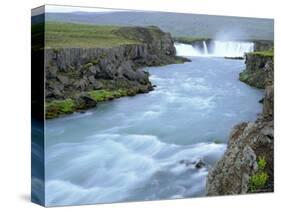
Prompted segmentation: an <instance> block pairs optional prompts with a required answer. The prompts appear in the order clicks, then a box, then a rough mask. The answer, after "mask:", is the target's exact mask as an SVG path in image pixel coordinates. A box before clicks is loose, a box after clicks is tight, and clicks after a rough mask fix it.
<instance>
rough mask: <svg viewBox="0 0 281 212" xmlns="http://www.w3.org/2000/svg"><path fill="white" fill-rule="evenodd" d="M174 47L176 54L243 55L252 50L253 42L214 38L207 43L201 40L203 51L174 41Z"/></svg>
mask: <svg viewBox="0 0 281 212" xmlns="http://www.w3.org/2000/svg"><path fill="white" fill-rule="evenodd" d="M175 47H176V51H177V55H178V56H209V57H243V56H244V54H245V53H247V52H253V51H254V43H252V42H242V41H219V40H214V41H212V42H211V43H210V44H209V45H207V44H206V42H205V41H203V51H202V49H199V48H198V47H195V46H192V45H189V44H182V43H176V44H175Z"/></svg>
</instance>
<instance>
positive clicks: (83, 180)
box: [46, 134, 225, 205]
mask: <svg viewBox="0 0 281 212" xmlns="http://www.w3.org/2000/svg"><path fill="white" fill-rule="evenodd" d="M224 149H225V145H223V144H210V143H209V144H208V143H200V144H196V145H191V146H180V145H175V144H166V143H163V142H161V141H160V140H159V138H157V137H156V136H152V135H136V134H133V135H130V134H125V135H121V134H97V135H93V136H89V137H87V139H86V140H85V141H81V142H79V143H62V144H57V145H53V146H51V147H50V148H49V149H47V154H46V165H47V173H48V175H47V176H48V178H47V184H46V201H47V205H66V204H78V203H79V204H87V203H102V202H116V201H122V200H125V199H126V198H134V197H135V199H138V198H140V197H139V194H138V188H139V186H141V185H144V186H145V185H146V184H147V183H149V182H150V181H151V180H152V179H154V181H155V182H158V180H159V179H158V176H157V173H162V172H163V173H165V174H164V175H167V176H185V175H186V174H188V176H189V177H190V178H194V179H197V178H198V179H203V178H204V176H206V173H207V171H206V170H204V171H203V172H202V171H201V170H196V169H195V168H194V167H193V166H194V165H191V166H186V165H185V164H180V163H179V161H180V160H189V161H197V160H199V159H201V158H204V157H206V156H207V155H216V154H218V152H219V154H222V152H223V151H224ZM74 150H75V151H74ZM54 169H55V170H56V171H54ZM150 179H151V180H150ZM194 181H195V182H196V180H194ZM171 183H172V184H173V182H171V181H165V184H163V185H161V186H162V187H163V189H164V188H165V189H168V187H169V186H172V185H170V184H171ZM197 183H202V181H201V180H199V181H198V182H197ZM195 184H196V183H195ZM158 186H159V185H158ZM173 186H177V183H174V185H173ZM194 186H195V185H194ZM198 186H199V185H198ZM156 187H157V186H156ZM156 187H155V189H156ZM199 188H200V186H199V187H198V189H199ZM181 189H184V187H182V188H181ZM198 189H196V186H195V188H193V189H191V190H190V191H189V189H184V191H183V193H184V194H185V196H186V195H187V194H186V193H188V194H189V195H190V196H193V195H194V194H195V193H196V192H199V190H198ZM155 192H157V189H156V190H155ZM150 194H151V193H149V194H145V195H146V196H147V195H148V196H147V198H150V199H153V197H152V196H149V195H150ZM171 195H180V194H178V193H177V192H171V194H169V196H171ZM143 198H144V197H143ZM155 198H156V199H157V197H155ZM155 198H154V199H155Z"/></svg>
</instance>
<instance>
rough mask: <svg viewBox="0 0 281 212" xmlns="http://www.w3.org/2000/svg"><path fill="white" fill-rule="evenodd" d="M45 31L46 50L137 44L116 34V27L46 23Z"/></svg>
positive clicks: (134, 40) (131, 39)
mask: <svg viewBox="0 0 281 212" xmlns="http://www.w3.org/2000/svg"><path fill="white" fill-rule="evenodd" d="M45 29H46V30H45V39H46V43H45V45H46V48H62V47H72V48H90V47H96V48H98V47H100V48H109V47H112V46H118V45H123V44H136V43H139V41H138V40H136V39H133V38H130V37H129V38H128V37H126V38H125V37H124V36H122V35H120V34H118V33H116V31H117V30H118V29H120V27H118V26H101V25H86V24H75V23H61V22H46V25H45Z"/></svg>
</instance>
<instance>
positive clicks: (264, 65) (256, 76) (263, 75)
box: [239, 51, 273, 89]
mask: <svg viewBox="0 0 281 212" xmlns="http://www.w3.org/2000/svg"><path fill="white" fill-rule="evenodd" d="M245 63H246V69H245V70H244V71H243V72H242V73H240V76H239V79H240V80H241V81H242V82H245V83H247V84H249V85H251V86H254V87H256V88H263V89H264V88H265V87H266V85H267V84H268V83H269V84H270V81H271V83H272V82H273V51H265V52H252V53H248V54H246V61H245ZM268 81H269V82H268Z"/></svg>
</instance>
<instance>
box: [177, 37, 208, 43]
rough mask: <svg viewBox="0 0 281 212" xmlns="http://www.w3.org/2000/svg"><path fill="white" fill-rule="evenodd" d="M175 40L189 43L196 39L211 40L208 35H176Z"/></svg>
mask: <svg viewBox="0 0 281 212" xmlns="http://www.w3.org/2000/svg"><path fill="white" fill-rule="evenodd" d="M174 40H175V41H177V42H180V43H187V44H191V43H193V42H196V41H205V40H210V38H206V37H188V36H186V37H174Z"/></svg>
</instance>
